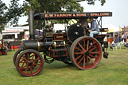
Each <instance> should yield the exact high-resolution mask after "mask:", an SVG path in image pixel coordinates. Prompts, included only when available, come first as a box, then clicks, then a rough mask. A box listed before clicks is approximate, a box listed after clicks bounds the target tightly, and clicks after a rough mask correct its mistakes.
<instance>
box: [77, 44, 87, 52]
mask: <svg viewBox="0 0 128 85" xmlns="http://www.w3.org/2000/svg"><path fill="white" fill-rule="evenodd" d="M78 45H79V46H80V47H81V48H82V50H83V51H85V49H84V48H83V46H82V45H81V44H80V43H78Z"/></svg>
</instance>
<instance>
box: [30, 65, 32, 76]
mask: <svg viewBox="0 0 128 85" xmlns="http://www.w3.org/2000/svg"><path fill="white" fill-rule="evenodd" d="M30 71H31V74H32V67H31V66H30Z"/></svg>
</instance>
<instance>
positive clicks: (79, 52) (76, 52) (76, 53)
mask: <svg viewBox="0 0 128 85" xmlns="http://www.w3.org/2000/svg"><path fill="white" fill-rule="evenodd" d="M74 54H83V53H82V52H76V53H74Z"/></svg>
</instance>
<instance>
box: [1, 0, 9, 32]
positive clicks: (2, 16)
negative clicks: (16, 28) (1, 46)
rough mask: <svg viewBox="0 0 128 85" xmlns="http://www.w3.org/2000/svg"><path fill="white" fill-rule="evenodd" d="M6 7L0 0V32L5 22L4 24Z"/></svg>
mask: <svg viewBox="0 0 128 85" xmlns="http://www.w3.org/2000/svg"><path fill="white" fill-rule="evenodd" d="M6 9H7V6H6V5H5V3H3V2H2V1H1V0H0V32H1V31H2V30H3V28H4V26H5V24H6V22H7V21H6V14H5V10H6Z"/></svg>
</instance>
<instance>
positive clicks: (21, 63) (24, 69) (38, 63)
mask: <svg viewBox="0 0 128 85" xmlns="http://www.w3.org/2000/svg"><path fill="white" fill-rule="evenodd" d="M25 55H27V56H28V57H25ZM42 67H43V61H42V58H41V57H40V55H39V54H37V53H36V52H26V53H24V54H22V55H21V56H20V57H19V59H18V64H17V70H18V71H19V72H20V73H21V74H22V75H25V76H34V75H36V74H38V73H39V72H40V71H41V70H42Z"/></svg>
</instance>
